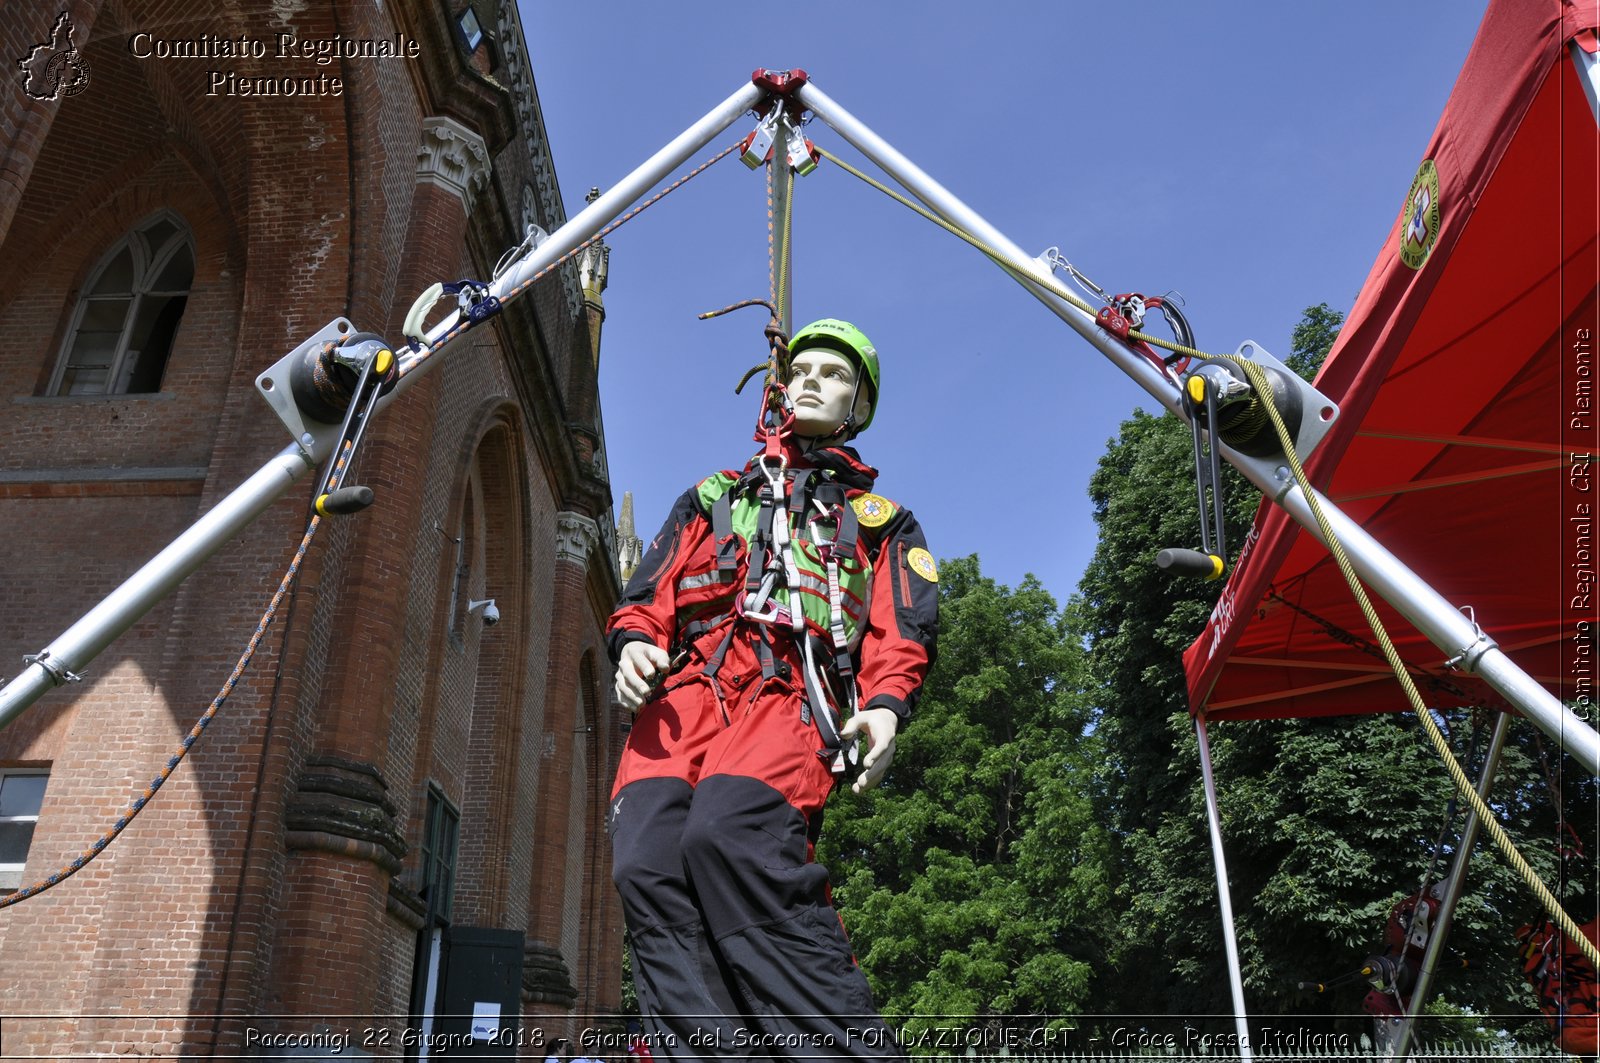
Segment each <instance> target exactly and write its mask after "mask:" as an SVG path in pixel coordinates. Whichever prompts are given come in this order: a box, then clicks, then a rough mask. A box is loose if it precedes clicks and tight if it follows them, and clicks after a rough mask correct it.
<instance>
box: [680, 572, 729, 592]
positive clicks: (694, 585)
mask: <svg viewBox="0 0 1600 1063" xmlns="http://www.w3.org/2000/svg"><path fill="white" fill-rule="evenodd" d="M728 582H730V581H728V580H725V579H723V578H722V573H721V572H718V571H717V570H715V569H713V570H712V571H710V572H702V573H700V575H698V576H685V577H683V578H682V579H681V580H679V581H678V589H679V590H680V591H693V590H698V589H700V588H701V587H710V586H713V585H714V584H717V583H728Z"/></svg>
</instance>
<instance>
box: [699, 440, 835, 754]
mask: <svg viewBox="0 0 1600 1063" xmlns="http://www.w3.org/2000/svg"><path fill="white" fill-rule="evenodd" d="M752 489H753V490H754V491H755V492H756V501H757V504H758V506H759V508H758V511H757V516H756V526H755V534H754V535H753V536H752V537H751V540H750V542H749V544H748V551H749V556H748V561H749V563H748V566H747V568H746V573H745V585H744V588H743V590H742V592H741V593H740V594H739V596H738V597H737V598H736V599H735V603H734V612H733V618H735V619H739V620H745V621H749V622H750V623H751V624H753V625H755V626H756V627H757V628H758V629H759V632H758V635H757V641H756V646H755V649H756V656H757V659H758V660H759V661H760V662H761V675H762V679H763V681H766V680H770V679H772V678H774V677H775V676H779V675H782V676H783V677H785V678H787V674H788V666H787V665H785V664H783V662H781V661H779V660H777V658H776V656H775V654H774V653H773V647H772V642H771V638H772V635H771V629H774V628H778V629H782V628H787V629H788V631H789V632H790V635H791V637H792V638H793V639H794V641H795V645H796V648H797V649H799V651H800V659H801V672H802V679H803V681H804V690H805V696H804V698H802V699H801V708H800V712H801V719H802V720H803V721H805V722H806V723H807V724H812V725H815V727H816V728H817V732H818V734H819V735H820V737H821V738H822V743H823V749H822V750H820V751H819V755H820V756H823V757H831V758H832V767H833V770H834V771H835V772H836V773H839V772H843V771H844V770H845V767H846V763H847V759H848V761H849V762H854V760H855V755H856V753H857V750H855V749H854V748H853V747H850V748H846V747H845V745H844V742H843V739H842V738H841V736H840V733H839V728H840V726H841V724H842V722H843V720H844V719H845V718H847V717H848V716H849V715H852V714H854V712H855V710H856V705H857V696H856V683H855V664H854V662H853V661H852V660H851V650H852V649H853V648H854V647H853V646H852V645H851V639H850V637H849V636H848V634H847V632H846V629H845V611H844V593H843V590H842V588H841V586H840V581H839V565H840V560H841V558H843V559H847V560H846V563H854V562H855V558H856V546H857V543H858V541H859V526H858V523H857V520H856V515H855V510H854V509H853V508H852V507H851V506H850V505H849V504H848V501H847V498H846V495H845V490H844V488H843V487H842V486H840V485H839V484H837V483H835V482H833V481H832V479H831V478H829V477H827V475H826V474H825V473H823V472H821V471H820V470H817V469H796V470H790V469H789V468H788V462H787V460H786V458H785V457H784V456H783V455H782V454H779V455H777V456H771V455H767V454H763V455H762V456H761V457H760V458H759V459H758V460H757V463H756V469H754V470H752V472H751V473H750V474H749V475H747V476H745V477H743V478H741V480H740V481H739V482H738V483H736V484H735V485H734V486H733V487H732V488H730V489H729V490H728V491H726V492H724V493H723V494H722V495H720V496H719V497H718V498H717V499H716V500H715V501H714V502H713V503H712V505H711V530H712V535H713V537H714V541H715V543H716V558H717V575H718V578H719V579H731V578H732V577H733V573H734V572H735V571H736V570H737V568H738V543H739V541H738V536H736V535H735V534H734V531H733V504H734V500H735V496H738V495H740V494H743V493H744V492H746V491H749V490H752ZM796 527H799V528H802V529H804V534H805V536H806V538H807V539H808V540H809V544H810V545H811V546H812V547H813V548H814V551H815V554H816V556H817V558H818V560H819V561H820V562H821V563H822V564H823V565H824V567H825V569H826V572H827V587H828V615H829V622H828V629H829V630H828V635H829V638H828V640H827V641H826V642H824V640H823V639H821V638H820V637H818V636H816V635H813V634H812V633H811V632H810V631H808V630H807V628H806V617H805V610H804V608H803V607H802V605H801V602H800V599H799V598H798V595H799V594H800V593H801V591H800V587H801V586H802V582H803V581H802V578H801V574H800V568H799V566H798V564H797V563H796V561H795V551H796V550H797V549H801V546H800V544H798V543H797V542H796V541H795V536H794V529H795V528H796ZM780 591H782V592H785V593H779V592H780ZM714 626H716V624H715V623H711V624H705V625H704V626H703V627H701V628H700V631H699V632H697V633H698V634H703V633H704V632H705V631H707V630H710V628H712V627H714ZM733 626H734V625H729V630H728V632H727V633H726V634H725V635H724V636H723V638H722V639H721V640H720V644H719V645H718V646H717V648H716V650H715V651H713V653H712V654H711V655H710V657H708V659H707V663H706V668H705V673H704V674H705V675H706V677H707V678H708V679H709V680H710V681H711V684H712V686H713V688H714V689H716V690H717V697H718V702H719V704H721V702H722V694H721V690H720V687H719V684H718V682H717V678H716V673H717V671H718V669H719V668H720V666H721V664H722V659H723V657H724V655H725V654H726V653H727V649H728V646H729V645H730V644H731V642H732V638H733ZM828 643H831V644H832V645H831V646H829V645H828ZM829 649H831V650H832V655H831V661H830V660H829V655H828V650H829ZM823 662H828V663H829V664H831V669H830V668H829V667H827V665H825V664H824V663H823ZM830 672H831V674H830ZM723 714H724V718H726V716H727V710H726V707H725V706H724V709H723Z"/></svg>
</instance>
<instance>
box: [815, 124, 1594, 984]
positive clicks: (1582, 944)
mask: <svg viewBox="0 0 1600 1063" xmlns="http://www.w3.org/2000/svg"><path fill="white" fill-rule="evenodd" d="M817 150H818V151H819V152H820V153H821V154H822V156H823V157H824V158H826V159H827V160H828V161H830V162H832V163H833V164H834V165H835V166H838V167H839V168H840V169H842V170H844V171H845V172H846V173H849V174H851V175H853V176H855V177H857V178H859V179H860V180H862V181H865V182H866V183H867V184H869V185H871V186H872V187H874V188H876V189H878V190H879V191H880V192H883V193H884V194H885V195H887V196H889V197H890V198H891V199H894V200H895V201H897V202H899V203H901V204H903V205H904V206H906V207H909V208H910V209H912V210H914V211H916V212H917V213H918V214H920V215H922V216H923V217H924V218H926V219H928V220H929V221H931V222H933V223H934V224H935V225H937V226H939V227H940V228H941V229H944V230H945V231H946V232H949V233H950V234H952V235H954V236H957V237H960V238H961V239H962V240H965V241H966V242H967V243H969V244H971V245H972V246H973V247H975V248H977V249H978V250H979V251H980V252H982V253H983V254H984V255H985V256H986V257H988V258H989V259H990V261H992V262H994V263H995V264H996V265H997V266H999V267H1000V268H1001V269H1003V270H1005V271H1006V272H1007V273H1008V274H1010V275H1011V276H1012V277H1015V278H1017V279H1019V280H1027V281H1031V282H1033V283H1035V284H1039V285H1042V286H1043V287H1045V288H1047V289H1049V290H1050V292H1051V293H1052V294H1054V295H1056V296H1057V297H1058V298H1061V299H1063V300H1065V301H1066V302H1068V303H1070V304H1072V305H1073V306H1075V307H1077V308H1078V309H1079V310H1082V311H1083V312H1084V313H1086V314H1088V315H1089V316H1090V317H1093V316H1095V314H1096V311H1095V309H1094V307H1092V306H1091V305H1090V304H1089V303H1088V302H1086V301H1085V300H1084V299H1082V298H1081V297H1079V296H1078V295H1077V294H1076V293H1074V292H1072V291H1071V290H1070V289H1068V288H1067V287H1066V286H1065V285H1063V284H1061V283H1060V282H1059V281H1057V280H1056V279H1055V278H1054V277H1048V278H1046V277H1038V276H1035V275H1034V274H1032V273H1027V274H1024V273H1022V272H1021V271H1019V270H1017V269H1016V268H1015V267H1013V266H1012V265H1011V264H1010V263H1009V262H1007V261H1006V260H1005V259H1004V258H1002V257H1001V256H1000V253H999V252H998V251H996V250H994V248H992V247H990V246H989V245H988V244H985V243H984V242H983V241H981V240H979V239H978V238H977V237H975V236H973V235H972V234H971V233H969V232H967V231H966V230H965V229H962V228H961V227H960V226H957V225H952V224H951V223H949V222H947V221H945V220H944V219H943V218H941V217H938V216H937V215H935V214H933V213H932V212H931V211H929V210H927V209H925V208H924V207H922V206H921V205H920V204H918V203H914V202H912V201H911V200H909V199H907V198H906V197H904V196H902V195H900V194H899V193H898V192H896V191H895V190H894V189H892V188H889V187H888V186H887V185H885V184H883V183H882V182H880V181H876V180H874V179H873V178H872V177H870V176H868V175H867V174H865V173H862V172H861V171H860V170H858V169H856V168H855V167H854V166H851V165H850V164H849V163H847V162H845V161H844V160H843V159H840V158H839V157H837V156H836V155H833V154H832V153H831V152H829V151H828V150H827V149H825V148H820V147H819V148H818V149H817ZM1128 337H1129V338H1130V339H1135V340H1141V341H1143V342H1145V343H1148V344H1150V345H1151V346H1153V347H1160V348H1162V349H1164V350H1168V351H1172V352H1174V353H1176V354H1182V355H1186V356H1188V357H1190V358H1207V359H1216V358H1226V359H1227V360H1229V361H1231V362H1235V363H1237V364H1238V365H1240V366H1241V367H1243V369H1244V372H1245V376H1246V377H1248V378H1249V380H1250V384H1251V386H1252V387H1253V388H1255V390H1256V394H1257V395H1258V396H1261V397H1262V399H1263V401H1262V405H1263V406H1264V407H1265V408H1266V410H1267V413H1268V415H1269V416H1270V417H1271V418H1272V424H1273V427H1274V428H1275V429H1276V430H1277V433H1278V440H1279V443H1280V444H1281V445H1282V447H1283V452H1284V454H1285V456H1286V457H1287V460H1288V465H1289V469H1290V471H1291V472H1293V473H1294V478H1295V483H1297V484H1298V485H1299V486H1300V490H1301V491H1302V492H1304V494H1305V496H1306V501H1307V502H1308V503H1309V504H1310V506H1311V513H1312V516H1313V517H1315V518H1316V521H1317V527H1318V528H1320V529H1321V531H1322V537H1323V540H1324V541H1325V542H1326V543H1327V544H1328V550H1329V552H1330V553H1331V554H1332V555H1333V558H1334V560H1335V561H1336V562H1337V563H1338V565H1339V571H1340V572H1342V573H1343V574H1344V577H1345V580H1346V582H1348V583H1349V584H1350V589H1351V592H1352V593H1353V594H1354V595H1355V598H1356V603H1357V604H1358V605H1360V606H1361V612H1362V614H1363V615H1365V616H1366V618H1367V623H1368V624H1370V625H1371V627H1372V631H1373V634H1374V635H1376V636H1377V639H1378V644H1379V646H1380V647H1381V648H1382V649H1383V654H1384V657H1385V659H1386V660H1387V661H1388V662H1389V667H1391V668H1392V669H1394V673H1395V677H1396V678H1397V679H1399V680H1400V685H1401V687H1402V688H1403V689H1404V690H1405V693H1406V699H1407V700H1408V701H1409V702H1410V703H1411V707H1412V709H1413V710H1414V711H1415V712H1416V714H1417V718H1418V719H1419V720H1420V721H1421V722H1422V727H1423V731H1424V732H1425V733H1426V734H1427V736H1428V741H1429V742H1430V743H1431V744H1432V746H1433V748H1434V752H1436V753H1437V754H1438V755H1439V758H1440V759H1441V760H1442V761H1444V765H1445V770H1446V771H1447V772H1448V773H1449V775H1450V780H1451V782H1453V783H1454V784H1455V787H1456V790H1457V791H1458V792H1459V793H1460V794H1461V796H1462V797H1463V799H1465V800H1466V802H1467V803H1468V804H1469V805H1470V806H1471V807H1472V809H1473V811H1474V812H1476V813H1477V815H1478V819H1479V820H1480V821H1482V823H1483V826H1484V829H1485V830H1486V831H1488V833H1489V837H1490V838H1492V839H1493V840H1494V843H1495V845H1496V846H1497V847H1498V848H1499V849H1500V852H1501V854H1502V855H1504V856H1505V858H1506V861H1507V862H1508V863H1509V864H1510V865H1511V867H1512V869H1513V870H1515V871H1516V872H1517V874H1518V875H1519V876H1521V878H1522V880H1523V882H1524V883H1526V884H1527V885H1528V887H1529V888H1530V889H1532V890H1533V893H1534V895H1535V896H1536V897H1538V898H1539V903H1540V904H1541V905H1542V906H1543V907H1544V910H1545V911H1546V912H1547V913H1549V915H1550V917H1551V919H1553V920H1554V921H1555V923H1556V925H1557V926H1559V927H1560V928H1561V931H1562V933H1564V934H1566V935H1567V937H1568V938H1570V939H1571V940H1572V941H1573V943H1574V944H1575V945H1576V946H1577V947H1578V948H1579V949H1581V950H1582V952H1583V954H1584V955H1585V956H1586V957H1587V958H1588V960H1589V962H1590V963H1592V964H1593V965H1594V966H1595V969H1596V970H1600V949H1597V948H1596V947H1595V945H1594V943H1593V942H1591V941H1590V940H1589V939H1588V938H1587V937H1586V936H1584V934H1583V932H1582V931H1581V930H1579V929H1578V924H1577V923H1576V922H1574V921H1573V919H1572V917H1571V916H1569V915H1568V914H1567V913H1566V911H1565V910H1564V909H1563V908H1562V907H1561V902H1560V901H1558V900H1557V899H1556V897H1555V895H1554V894H1552V893H1551V892H1550V888H1549V887H1548V886H1546V885H1545V884H1544V881H1543V880H1542V879H1541V878H1540V877H1539V875H1538V873H1537V872H1535V871H1534V870H1533V868H1532V867H1531V866H1530V865H1529V864H1528V861H1527V860H1526V859H1525V858H1524V857H1523V856H1522V854H1521V853H1520V852H1518V851H1517V847H1516V845H1515V844H1513V843H1512V841H1511V838H1510V837H1509V836H1508V835H1507V834H1506V832H1505V828H1504V827H1502V826H1501V825H1500V821H1499V820H1498V819H1497V818H1496V817H1495V815H1494V812H1493V810H1492V809H1490V808H1489V806H1488V803H1487V802H1485V801H1484V799H1483V798H1482V797H1480V796H1479V795H1478V791H1477V788H1476V787H1474V786H1473V785H1472V780H1470V779H1469V778H1467V773H1466V771H1465V769H1463V768H1462V767H1461V764H1460V762H1458V761H1457V760H1456V758H1455V754H1454V753H1452V752H1451V750H1450V743H1449V741H1448V740H1447V739H1446V738H1445V736H1444V734H1443V732H1441V731H1440V730H1439V725H1438V723H1436V722H1435V721H1434V719H1433V714H1432V713H1430V712H1429V711H1428V709H1427V707H1426V706H1425V705H1423V703H1422V695H1421V694H1419V693H1418V692H1417V687H1416V684H1415V683H1414V682H1413V681H1412V679H1411V675H1410V673H1409V671H1408V670H1407V669H1406V667H1405V662H1404V661H1402V660H1401V659H1400V654H1399V651H1397V650H1396V649H1395V647H1394V643H1393V642H1392V641H1391V640H1390V638H1389V633H1388V631H1387V630H1386V629H1385V628H1384V626H1383V621H1382V620H1381V619H1379V617H1378V614H1377V611H1376V610H1375V609H1373V607H1372V601H1371V599H1369V598H1368V597H1367V592H1366V589H1365V588H1364V587H1362V585H1361V581H1360V580H1359V579H1358V578H1357V576H1356V574H1355V569H1354V568H1353V567H1352V566H1351V564H1350V558H1349V556H1348V555H1347V554H1346V553H1345V550H1344V546H1343V544H1342V543H1340V542H1339V539H1338V537H1337V536H1335V535H1334V534H1333V529H1332V527H1330V526H1329V524H1328V518H1327V516H1326V514H1324V513H1323V511H1322V505H1321V503H1320V502H1319V501H1318V500H1317V495H1316V492H1315V491H1314V490H1313V489H1312V487H1311V484H1310V481H1309V480H1308V479H1307V478H1306V474H1305V469H1304V468H1303V467H1302V466H1301V464H1300V457H1299V455H1298V454H1296V453H1295V449H1294V440H1293V439H1291V438H1290V436H1289V429H1288V427H1287V426H1286V425H1285V424H1284V423H1283V418H1282V417H1281V416H1280V415H1279V413H1278V409H1277V406H1276V405H1275V404H1274V403H1273V402H1272V401H1271V396H1272V385H1271V383H1270V381H1268V380H1267V376H1266V373H1265V371H1264V370H1262V368H1261V367H1260V366H1259V365H1257V364H1256V363H1254V362H1252V361H1250V360H1248V359H1245V358H1241V357H1239V356H1238V355H1234V354H1229V355H1213V354H1207V353H1206V352H1204V351H1201V350H1198V349H1196V348H1194V347H1188V346H1185V345H1183V344H1179V343H1174V342H1172V341H1171V340H1164V339H1161V338H1160V337H1157V336H1149V335H1145V334H1144V333H1141V332H1139V331H1137V330H1130V331H1129V332H1128Z"/></svg>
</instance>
